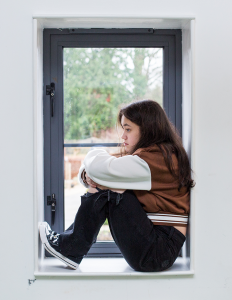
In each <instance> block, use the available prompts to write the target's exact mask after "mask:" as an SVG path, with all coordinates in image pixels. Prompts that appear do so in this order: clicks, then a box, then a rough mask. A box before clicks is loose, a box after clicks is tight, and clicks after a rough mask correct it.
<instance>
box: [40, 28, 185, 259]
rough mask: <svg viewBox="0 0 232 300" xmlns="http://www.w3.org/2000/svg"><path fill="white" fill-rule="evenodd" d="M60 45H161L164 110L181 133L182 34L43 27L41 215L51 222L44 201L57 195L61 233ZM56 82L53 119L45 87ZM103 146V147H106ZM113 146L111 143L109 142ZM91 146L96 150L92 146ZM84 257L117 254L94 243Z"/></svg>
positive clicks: (111, 244) (111, 247)
mask: <svg viewBox="0 0 232 300" xmlns="http://www.w3.org/2000/svg"><path fill="white" fill-rule="evenodd" d="M64 47H71V48H72V47H77V48H78V47H86V48H87V47H95V48H96V47H101V48H104V47H105V48H107V47H110V48H113V47H162V48H163V50H164V52H163V53H164V55H163V103H164V109H165V111H166V113H167V115H168V117H169V118H170V119H171V121H172V122H173V124H174V125H175V126H176V128H177V129H178V131H179V132H180V134H181V133H182V33H181V30H178V29H177V30H172V29H168V30H166V29H165V30H161V29H160V30H154V29H152V28H142V29H45V30H44V37H43V53H44V60H43V70H44V97H43V99H44V102H43V107H44V208H45V209H44V214H45V220H46V221H47V222H48V223H49V224H51V221H52V220H51V206H48V205H47V197H48V196H52V194H55V197H56V215H55V222H54V225H53V226H52V229H53V230H55V231H57V232H62V231H64V163H63V162H64V146H69V147H71V146H72V147H73V146H76V147H79V146H82V147H83V146H87V145H84V144H82V145H78V144H75V145H74V144H69V145H64V143H63V141H64V139H63V48H64ZM51 82H54V83H55V100H54V101H55V105H54V116H53V117H51V105H50V96H49V95H46V85H49V84H50V83H51ZM104 145H105V146H107V145H106V144H104ZM110 145H111V146H114V144H110ZM92 146H98V145H96V144H95V145H93V144H92ZM88 256H98V257H105V256H110V257H117V256H121V254H120V251H119V249H118V248H117V246H116V245H115V243H114V242H97V243H95V244H94V245H93V247H92V248H91V249H90V251H89V254H88Z"/></svg>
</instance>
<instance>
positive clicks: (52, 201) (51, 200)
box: [47, 194, 56, 225]
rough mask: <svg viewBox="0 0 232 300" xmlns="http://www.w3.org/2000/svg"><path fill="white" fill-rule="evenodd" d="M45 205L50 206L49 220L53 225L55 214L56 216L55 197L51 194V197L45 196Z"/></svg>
mask: <svg viewBox="0 0 232 300" xmlns="http://www.w3.org/2000/svg"><path fill="white" fill-rule="evenodd" d="M47 205H51V219H52V225H54V222H55V214H56V196H55V194H52V197H51V196H47Z"/></svg>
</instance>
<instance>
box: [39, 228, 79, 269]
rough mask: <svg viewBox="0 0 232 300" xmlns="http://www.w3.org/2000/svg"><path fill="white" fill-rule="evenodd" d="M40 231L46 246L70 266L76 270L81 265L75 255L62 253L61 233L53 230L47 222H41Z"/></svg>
mask: <svg viewBox="0 0 232 300" xmlns="http://www.w3.org/2000/svg"><path fill="white" fill-rule="evenodd" d="M39 233H40V238H41V241H42V243H43V245H44V248H45V249H46V250H47V251H48V252H49V253H50V254H51V255H53V256H55V257H56V258H58V259H59V260H61V261H62V262H63V263H65V264H66V265H67V266H69V267H70V268H72V269H74V270H76V269H77V268H78V266H79V264H78V263H77V262H75V258H74V257H66V256H64V255H62V254H61V253H60V247H59V234H58V233H56V232H55V231H52V230H51V227H50V226H49V225H48V223H47V222H42V223H40V224H39Z"/></svg>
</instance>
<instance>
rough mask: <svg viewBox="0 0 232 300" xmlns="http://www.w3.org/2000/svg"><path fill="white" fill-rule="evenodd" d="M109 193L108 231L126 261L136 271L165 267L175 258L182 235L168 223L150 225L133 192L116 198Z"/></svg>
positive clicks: (149, 270)
mask: <svg viewBox="0 0 232 300" xmlns="http://www.w3.org/2000/svg"><path fill="white" fill-rule="evenodd" d="M117 198H118V194H116V193H111V201H110V202H109V225H110V230H111V234H112V236H113V238H114V240H115V242H116V244H117V245H118V247H119V249H120V250H121V252H122V254H123V256H124V258H125V259H126V261H127V262H128V264H129V265H130V266H131V267H132V268H133V269H135V270H137V271H142V272H154V271H162V270H165V269H167V268H169V267H170V266H171V265H172V264H173V263H174V261H175V260H176V258H177V256H178V254H179V251H180V249H181V247H182V245H183V243H184V240H185V236H184V235H182V234H181V233H180V232H179V231H178V230H176V229H175V228H174V227H172V226H154V225H153V224H152V222H151V221H150V220H149V219H148V218H147V215H146V213H145V211H144V209H143V208H142V206H141V204H140V202H139V201H138V199H137V198H136V196H135V195H134V193H133V192H131V191H126V192H125V193H124V194H122V196H121V199H120V201H118V200H117Z"/></svg>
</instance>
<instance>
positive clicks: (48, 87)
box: [46, 82, 55, 117]
mask: <svg viewBox="0 0 232 300" xmlns="http://www.w3.org/2000/svg"><path fill="white" fill-rule="evenodd" d="M46 95H50V103H51V104H50V105H51V116H52V117H53V116H54V98H55V83H54V82H51V84H50V85H46Z"/></svg>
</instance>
